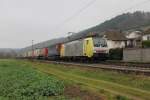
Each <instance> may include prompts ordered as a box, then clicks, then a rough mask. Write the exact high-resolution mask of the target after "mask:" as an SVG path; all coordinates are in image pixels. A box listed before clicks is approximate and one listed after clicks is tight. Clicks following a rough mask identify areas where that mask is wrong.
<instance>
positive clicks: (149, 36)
mask: <svg viewBox="0 0 150 100" xmlns="http://www.w3.org/2000/svg"><path fill="white" fill-rule="evenodd" d="M143 40H144V41H146V40H150V28H149V29H147V30H146V31H144V34H143Z"/></svg>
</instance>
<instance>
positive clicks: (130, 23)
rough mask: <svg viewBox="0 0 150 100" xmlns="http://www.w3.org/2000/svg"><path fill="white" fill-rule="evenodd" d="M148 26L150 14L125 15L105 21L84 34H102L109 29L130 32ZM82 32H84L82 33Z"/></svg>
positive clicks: (135, 13)
mask: <svg viewBox="0 0 150 100" xmlns="http://www.w3.org/2000/svg"><path fill="white" fill-rule="evenodd" d="M149 25H150V12H140V11H137V12H134V13H125V14H122V15H119V16H117V17H115V18H112V19H110V20H107V21H105V22H104V23H102V24H99V25H97V26H94V27H92V28H89V29H87V30H85V31H86V32H102V31H106V30H109V29H116V30H123V31H124V30H130V29H135V28H136V29H137V28H140V27H145V26H149ZM82 32H84V31H82Z"/></svg>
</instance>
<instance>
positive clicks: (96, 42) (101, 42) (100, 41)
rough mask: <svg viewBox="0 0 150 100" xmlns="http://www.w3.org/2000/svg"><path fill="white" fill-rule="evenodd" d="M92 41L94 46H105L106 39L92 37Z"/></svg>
mask: <svg viewBox="0 0 150 100" xmlns="http://www.w3.org/2000/svg"><path fill="white" fill-rule="evenodd" d="M93 42H94V47H107V43H106V40H105V39H103V38H99V37H94V38H93Z"/></svg>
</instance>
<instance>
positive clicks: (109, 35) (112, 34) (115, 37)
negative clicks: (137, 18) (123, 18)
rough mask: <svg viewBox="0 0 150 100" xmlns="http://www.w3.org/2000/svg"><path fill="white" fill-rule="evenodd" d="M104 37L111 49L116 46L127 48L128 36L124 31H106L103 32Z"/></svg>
mask: <svg viewBox="0 0 150 100" xmlns="http://www.w3.org/2000/svg"><path fill="white" fill-rule="evenodd" d="M103 35H104V38H106V40H107V45H108V48H109V49H114V48H125V47H126V41H127V39H126V37H125V35H124V33H121V32H118V31H106V32H104V33H103Z"/></svg>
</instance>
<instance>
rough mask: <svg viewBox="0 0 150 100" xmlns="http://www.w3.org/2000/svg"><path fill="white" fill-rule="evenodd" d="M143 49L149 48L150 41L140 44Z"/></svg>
mask: <svg viewBox="0 0 150 100" xmlns="http://www.w3.org/2000/svg"><path fill="white" fill-rule="evenodd" d="M142 44H143V47H144V48H150V40H147V41H143V42H142Z"/></svg>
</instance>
